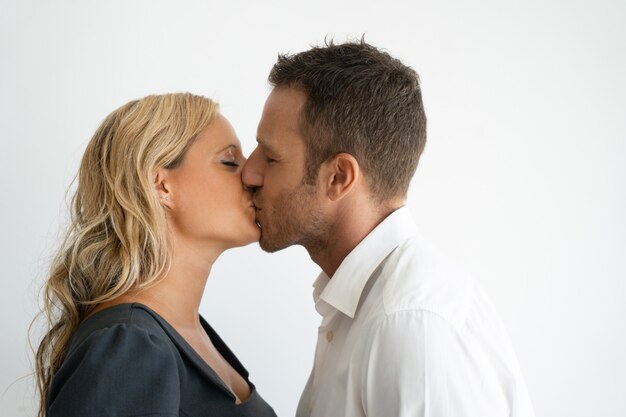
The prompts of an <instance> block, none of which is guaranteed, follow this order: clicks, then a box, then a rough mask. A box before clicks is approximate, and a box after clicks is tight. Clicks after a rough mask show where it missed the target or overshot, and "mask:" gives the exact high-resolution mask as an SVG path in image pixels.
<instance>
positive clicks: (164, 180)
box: [154, 168, 173, 209]
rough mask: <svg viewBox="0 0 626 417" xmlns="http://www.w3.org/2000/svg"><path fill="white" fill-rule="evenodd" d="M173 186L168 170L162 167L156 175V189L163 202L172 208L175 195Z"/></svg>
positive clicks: (166, 206) (165, 205)
mask: <svg viewBox="0 0 626 417" xmlns="http://www.w3.org/2000/svg"><path fill="white" fill-rule="evenodd" d="M171 188H172V187H171V185H170V178H169V172H168V170H167V169H165V168H160V169H159V170H158V171H157V172H156V174H155V175H154V190H155V192H156V194H157V196H158V197H159V201H160V202H161V204H162V205H163V206H164V207H165V208H168V209H169V208H172V201H173V195H172V189H171Z"/></svg>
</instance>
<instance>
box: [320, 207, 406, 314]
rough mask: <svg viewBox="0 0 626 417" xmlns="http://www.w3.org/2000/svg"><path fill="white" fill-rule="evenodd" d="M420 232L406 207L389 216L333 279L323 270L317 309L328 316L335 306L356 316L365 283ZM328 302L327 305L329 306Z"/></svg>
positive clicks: (361, 243)
mask: <svg viewBox="0 0 626 417" xmlns="http://www.w3.org/2000/svg"><path fill="white" fill-rule="evenodd" d="M416 233H417V227H416V226H415V223H414V222H413V218H412V217H411V212H410V210H409V209H408V208H407V207H406V206H405V207H401V208H399V209H397V210H396V211H394V212H392V213H391V214H390V215H389V216H387V217H386V218H385V219H384V220H383V221H382V222H381V223H380V224H379V225H378V226H376V227H375V228H374V230H372V231H371V232H370V233H369V234H368V235H367V236H366V237H365V238H364V239H363V240H362V241H361V242H360V243H359V244H358V245H357V246H356V247H355V248H354V249H353V250H352V251H351V252H350V253H349V254H348V256H346V257H345V259H344V260H343V262H342V263H341V265H339V268H338V269H337V271H336V272H335V274H334V275H333V276H332V279H330V278H328V276H327V275H326V274H325V273H324V272H322V273H321V274H320V275H319V276H318V278H317V280H315V283H314V284H313V288H314V290H313V299H314V300H315V308H316V309H317V311H318V312H319V313H320V314H321V315H322V316H326V315H327V313H328V311H329V309H328V307H333V308H334V309H337V310H339V311H341V312H342V313H343V314H345V315H346V316H348V317H350V318H354V315H355V313H356V309H357V306H358V304H359V300H360V298H361V293H362V292H363V288H364V287H365V284H366V283H367V281H368V280H369V278H370V276H371V275H372V273H373V272H374V271H375V270H376V268H377V267H378V266H379V265H380V263H381V262H382V261H383V260H384V259H385V258H386V257H387V255H389V254H390V253H391V251H393V250H394V249H395V248H396V247H398V245H400V244H401V243H402V242H404V241H406V240H407V239H408V238H410V237H412V236H414V235H415V234H416ZM325 304H327V305H325Z"/></svg>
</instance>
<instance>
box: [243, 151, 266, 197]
mask: <svg viewBox="0 0 626 417" xmlns="http://www.w3.org/2000/svg"><path fill="white" fill-rule="evenodd" d="M259 161H260V158H259V148H258V147H257V148H256V149H255V150H254V152H252V154H250V157H249V158H248V160H247V161H246V163H245V164H244V165H243V169H242V170H241V180H242V181H243V184H244V185H245V186H246V187H248V188H250V189H252V190H254V189H255V188H259V187H262V186H263V173H262V172H261V169H260V166H259Z"/></svg>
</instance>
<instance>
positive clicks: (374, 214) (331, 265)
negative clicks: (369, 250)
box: [306, 203, 403, 278]
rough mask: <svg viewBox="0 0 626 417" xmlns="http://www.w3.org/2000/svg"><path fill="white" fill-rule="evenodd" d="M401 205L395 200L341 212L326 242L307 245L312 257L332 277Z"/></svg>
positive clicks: (335, 219) (334, 221)
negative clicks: (380, 204)
mask: <svg viewBox="0 0 626 417" xmlns="http://www.w3.org/2000/svg"><path fill="white" fill-rule="evenodd" d="M402 205H403V203H396V204H393V205H388V206H386V207H384V208H377V209H369V210H355V209H346V210H342V211H339V212H338V213H337V215H336V217H335V218H334V219H333V223H332V225H331V227H330V229H329V235H328V236H327V239H326V245H323V247H318V248H306V249H307V251H308V252H309V256H310V257H311V259H312V260H313V262H315V263H316V264H317V265H319V266H320V268H322V271H324V273H325V274H326V275H327V276H328V277H329V278H332V277H333V275H334V274H335V272H337V269H338V268H339V266H340V265H341V263H342V262H343V260H344V259H345V258H346V256H348V255H349V254H350V252H352V250H354V248H356V247H357V246H358V244H359V243H361V241H362V240H363V239H365V237H366V236H367V235H369V234H370V233H371V232H372V230H374V229H375V228H376V227H377V226H378V225H379V224H380V223H381V222H382V221H383V220H385V218H387V216H389V215H390V214H391V213H392V212H394V211H395V210H397V209H398V208H400V207H401V206H402Z"/></svg>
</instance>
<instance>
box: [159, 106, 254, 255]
mask: <svg viewBox="0 0 626 417" xmlns="http://www.w3.org/2000/svg"><path fill="white" fill-rule="evenodd" d="M245 161H246V158H244V156H243V154H242V152H241V144H240V142H239V139H238V138H237V135H236V134H235V131H234V130H233V128H232V126H231V125H230V123H229V122H228V120H226V118H225V117H224V116H222V115H221V114H219V113H218V114H217V115H216V117H215V119H214V120H213V122H212V123H211V124H210V125H209V126H208V127H207V128H205V129H204V130H203V131H202V132H201V133H200V135H199V136H198V137H197V138H196V140H195V141H194V143H193V144H192V145H191V147H190V148H189V149H188V150H187V153H186V154H185V157H184V159H183V162H182V163H181V164H180V165H179V166H178V167H176V168H174V169H169V170H161V171H160V174H159V176H160V177H161V178H159V176H158V177H157V182H158V184H157V188H158V191H159V195H160V197H161V198H162V199H161V201H162V202H163V203H164V204H165V205H166V206H167V207H168V222H169V223H170V227H171V228H172V231H173V232H174V233H175V239H176V241H177V242H180V241H181V240H182V241H183V242H185V246H186V247H188V248H189V247H190V246H191V247H192V248H193V247H198V248H201V247H207V248H211V249H217V250H225V249H228V248H232V247H236V246H243V245H246V244H248V243H251V242H254V241H257V240H258V239H259V233H260V231H259V228H258V226H257V225H256V222H255V210H254V206H253V205H252V199H251V194H250V192H249V191H247V190H246V189H244V186H243V183H242V182H241V167H242V166H243V164H244V162H245ZM168 198H169V200H168Z"/></svg>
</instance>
